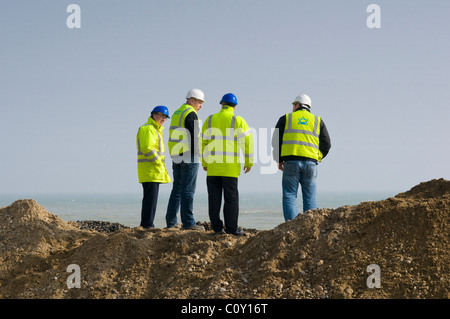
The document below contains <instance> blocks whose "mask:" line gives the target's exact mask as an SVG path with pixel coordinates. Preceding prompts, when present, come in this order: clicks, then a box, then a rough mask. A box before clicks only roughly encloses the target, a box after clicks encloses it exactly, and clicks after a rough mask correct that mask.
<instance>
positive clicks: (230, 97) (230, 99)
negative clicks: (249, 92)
mask: <svg viewBox="0 0 450 319" xmlns="http://www.w3.org/2000/svg"><path fill="white" fill-rule="evenodd" d="M224 102H225V103H231V104H234V105H237V104H238V103H237V98H236V95H234V94H233V93H227V94H225V95H224V96H223V97H222V100H220V104H222V103H224Z"/></svg>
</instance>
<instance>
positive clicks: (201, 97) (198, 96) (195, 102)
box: [186, 89, 205, 112]
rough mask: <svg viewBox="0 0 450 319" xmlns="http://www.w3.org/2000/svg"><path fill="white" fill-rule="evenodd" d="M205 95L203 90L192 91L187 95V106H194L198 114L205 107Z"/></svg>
mask: <svg viewBox="0 0 450 319" xmlns="http://www.w3.org/2000/svg"><path fill="white" fill-rule="evenodd" d="M204 102H205V94H204V93H203V91H202V90H199V89H192V90H190V91H189V92H188V93H187V94H186V104H189V105H190V106H192V107H193V108H194V109H195V110H196V111H197V112H198V111H199V110H200V109H201V108H202V107H203V103H204Z"/></svg>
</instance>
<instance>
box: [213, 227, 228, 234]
mask: <svg viewBox="0 0 450 319" xmlns="http://www.w3.org/2000/svg"><path fill="white" fill-rule="evenodd" d="M214 233H215V234H217V235H221V234H225V230H223V228H222V229H221V230H219V231H214Z"/></svg>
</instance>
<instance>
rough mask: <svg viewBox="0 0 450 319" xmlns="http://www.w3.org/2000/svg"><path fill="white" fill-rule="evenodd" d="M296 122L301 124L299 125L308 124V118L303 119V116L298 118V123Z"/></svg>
mask: <svg viewBox="0 0 450 319" xmlns="http://www.w3.org/2000/svg"><path fill="white" fill-rule="evenodd" d="M297 124H301V125H308V119H305V117H304V116H303V117H301V118H299V119H298V123H297Z"/></svg>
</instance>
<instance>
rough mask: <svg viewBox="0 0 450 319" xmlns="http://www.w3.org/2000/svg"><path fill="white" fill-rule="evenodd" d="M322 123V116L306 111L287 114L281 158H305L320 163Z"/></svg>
mask: <svg viewBox="0 0 450 319" xmlns="http://www.w3.org/2000/svg"><path fill="white" fill-rule="evenodd" d="M320 121H321V117H320V116H317V115H314V114H311V113H310V112H308V111H306V110H298V111H295V112H293V113H289V114H286V124H285V127H284V134H283V141H282V145H281V156H292V155H294V156H303V157H309V158H312V159H314V160H317V161H319V162H320V161H321V160H322V157H323V155H322V152H321V151H320V150H319V135H320Z"/></svg>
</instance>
